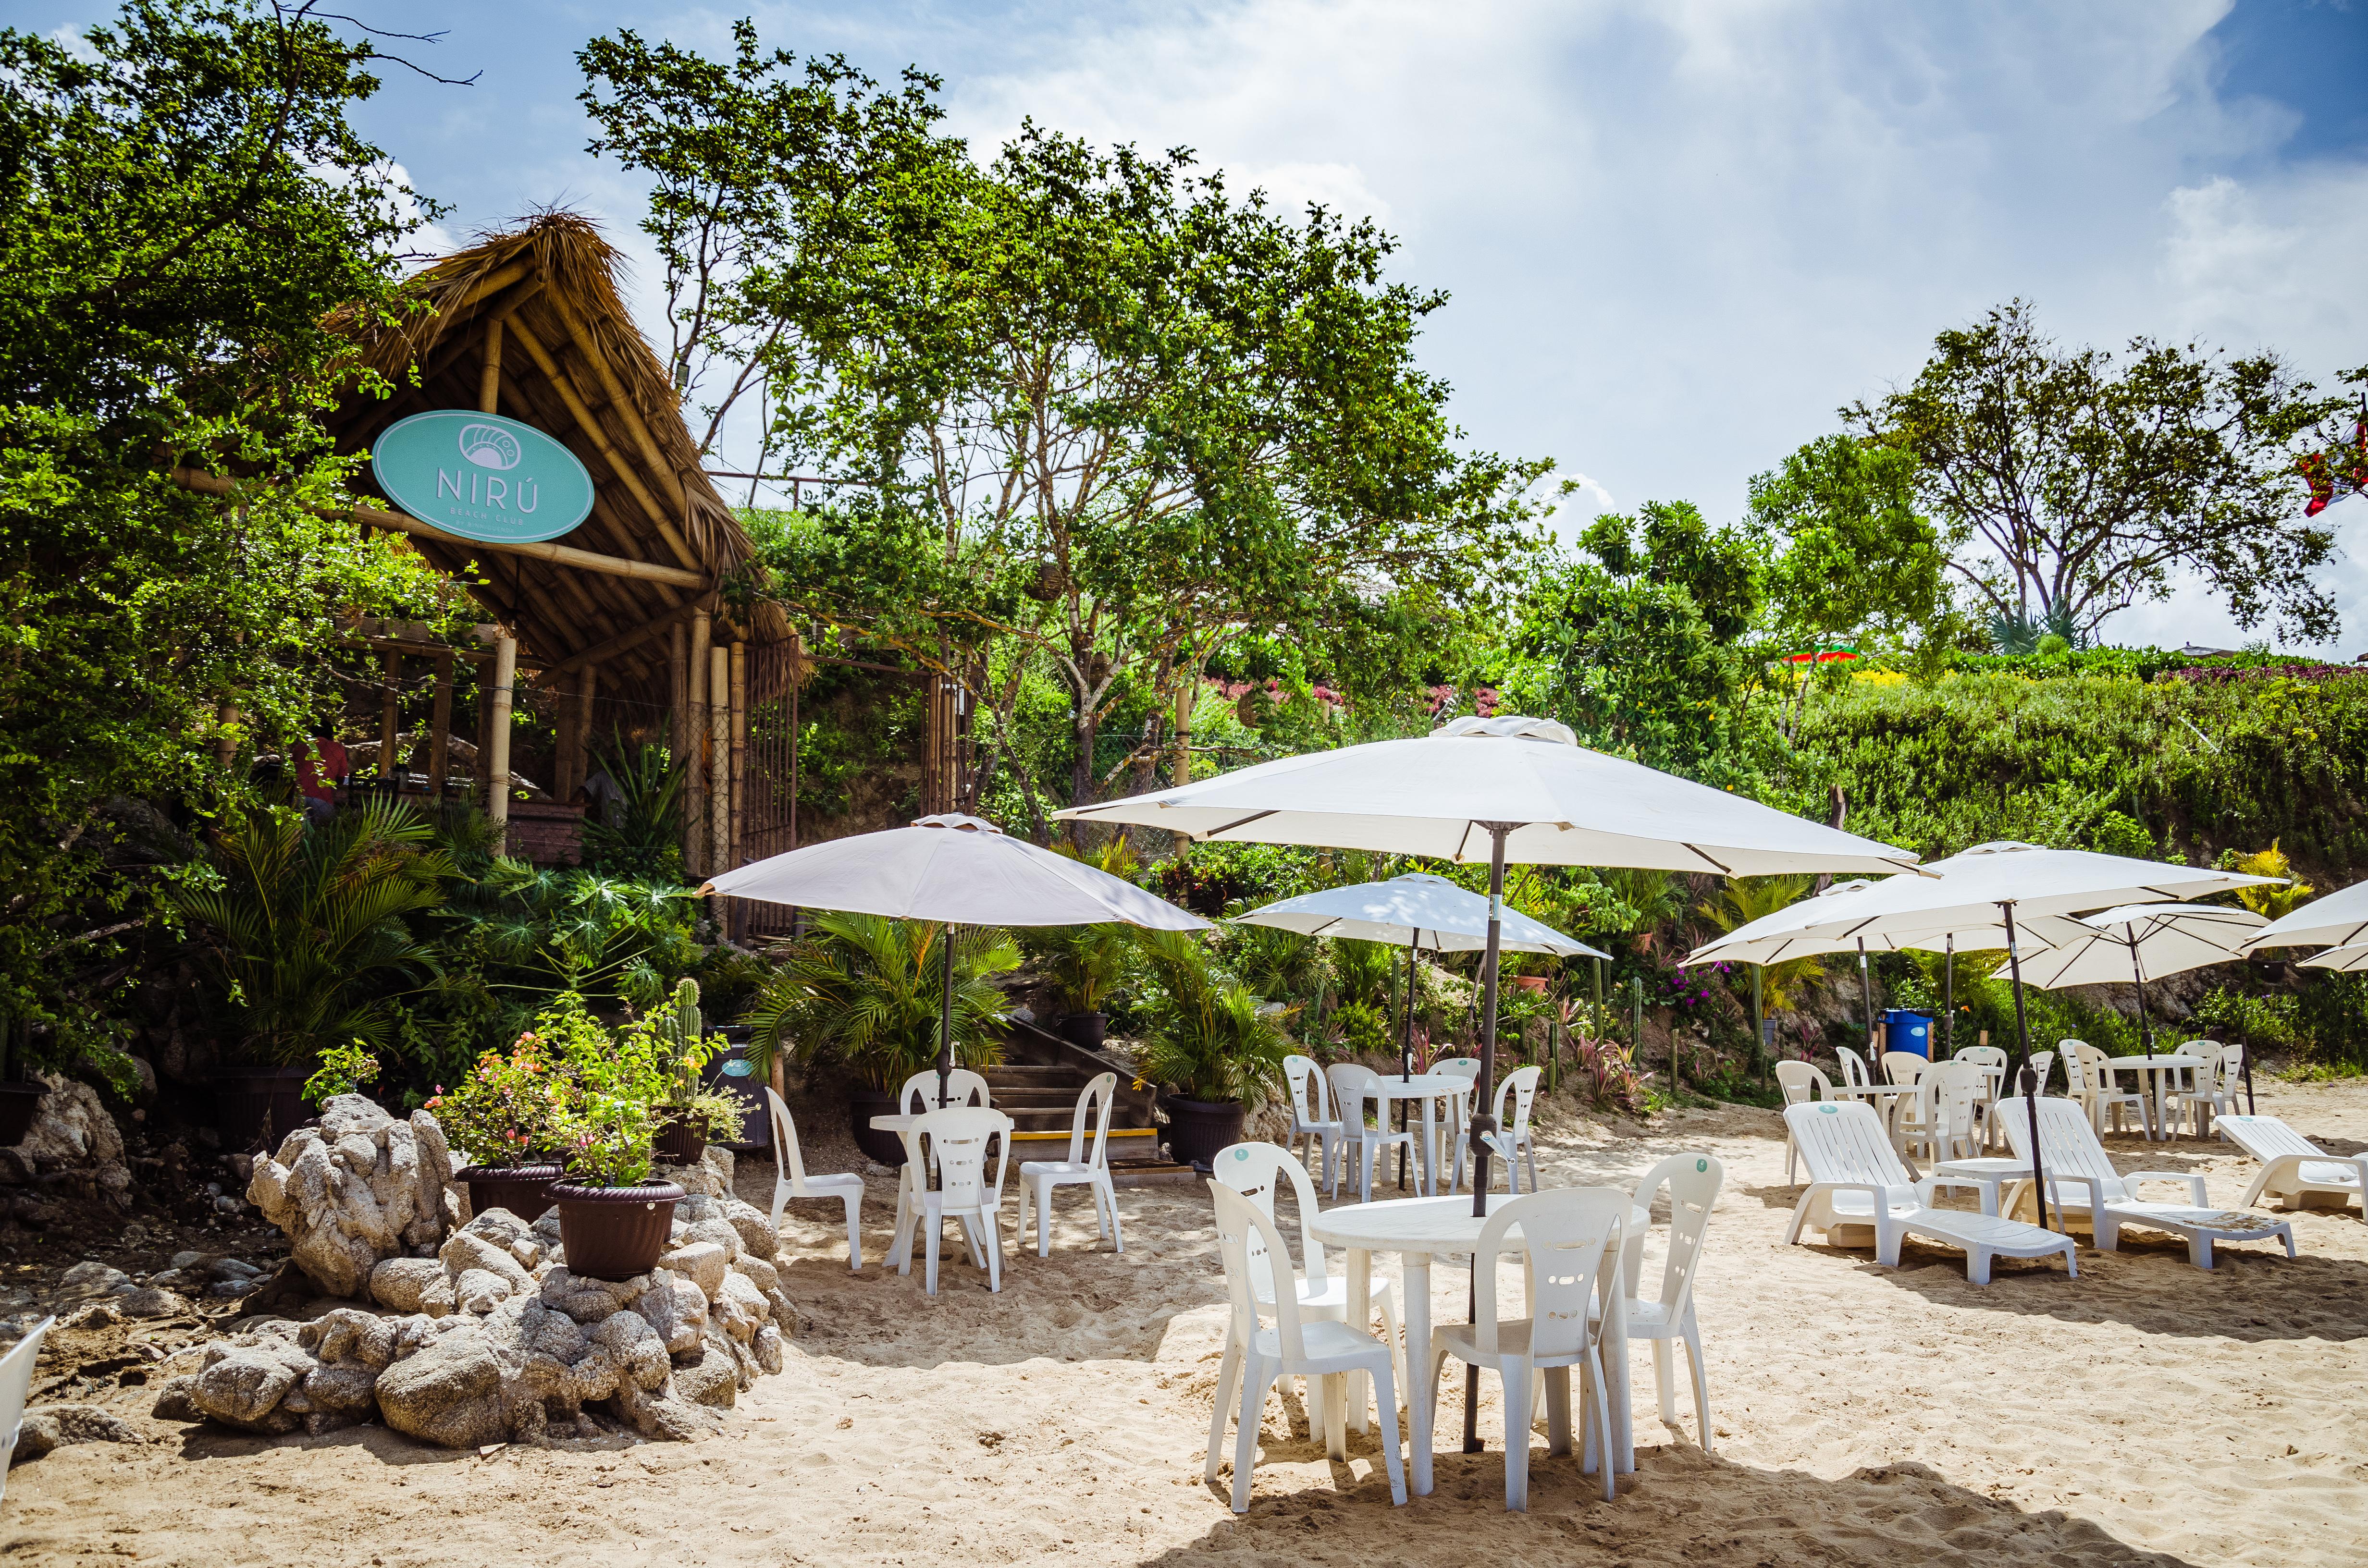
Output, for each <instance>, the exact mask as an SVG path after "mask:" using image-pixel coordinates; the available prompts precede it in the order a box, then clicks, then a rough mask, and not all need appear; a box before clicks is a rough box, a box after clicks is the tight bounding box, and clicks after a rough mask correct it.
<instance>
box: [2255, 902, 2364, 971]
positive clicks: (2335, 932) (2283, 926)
mask: <svg viewBox="0 0 2368 1568" xmlns="http://www.w3.org/2000/svg"><path fill="white" fill-rule="evenodd" d="M2322 943H2323V944H2325V945H2326V946H2328V947H2330V948H2349V947H2356V946H2359V945H2361V944H2362V943H2368V882H2354V883H2352V884H2351V886H2350V887H2348V888H2340V889H2338V890H2337V891H2335V892H2331V893H2328V895H2327V896H2326V897H2325V898H2315V899H2312V900H2311V901H2310V902H2309V903H2305V904H2304V905H2303V906H2302V907H2301V908H2300V909H2297V910H2294V911H2293V912H2292V913H2291V914H2288V915H2281V916H2280V917H2279V918H2277V919H2275V920H2272V921H2271V922H2270V923H2269V924H2268V925H2267V926H2262V927H2261V928H2260V930H2259V931H2256V932H2254V933H2253V939H2252V941H2251V942H2249V943H2248V944H2247V945H2246V949H2245V950H2246V951H2247V952H2248V953H2258V952H2260V950H2261V949H2264V948H2314V947H2317V946H2319V945H2321V944H2322ZM2319 956H2320V957H2321V958H2324V957H2325V956H2326V955H2325V954H2323V953H2322V954H2321V955H2319ZM2305 961H2306V962H2307V961H2310V960H2305ZM2314 967H2317V968H2320V969H2332V968H2335V967H2336V966H2335V965H2333V964H2316V965H2315V966H2314Z"/></svg>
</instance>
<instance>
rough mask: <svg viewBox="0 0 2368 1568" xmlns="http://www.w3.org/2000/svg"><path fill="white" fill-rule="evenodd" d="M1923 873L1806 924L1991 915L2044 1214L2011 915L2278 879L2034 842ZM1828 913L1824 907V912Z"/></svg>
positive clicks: (1981, 848) (1950, 921)
mask: <svg viewBox="0 0 2368 1568" xmlns="http://www.w3.org/2000/svg"><path fill="white" fill-rule="evenodd" d="M1923 869H1924V870H1925V871H1927V872H1928V873H1930V875H1927V876H1922V877H1894V878H1892V879H1890V880H1889V881H1884V882H1882V883H1879V884H1877V885H1876V886H1873V887H1871V888H1868V889H1866V890H1865V891H1864V892H1861V893H1859V894H1857V895H1856V896H1855V898H1854V899H1853V901H1852V903H1851V904H1850V908H1849V909H1847V910H1844V911H1842V912H1841V913H1840V914H1839V915H1833V917H1832V918H1829V919H1823V920H1819V921H1817V922H1816V924H1814V925H1812V926H1808V927H1807V930H1808V931H1809V932H1811V933H1814V934H1817V935H1823V936H1827V937H1872V936H1874V935H1876V934H1878V933H1881V932H1885V931H1889V932H1903V931H1930V930H1932V929H1934V928H1935V927H1951V928H1953V927H1955V926H1961V925H1971V924H1974V923H1976V922H1987V920H1988V919H1990V918H1991V916H1992V915H1993V913H1995V915H1996V917H1997V919H1998V923H1999V925H2000V926H2001V928H2002V933H2003V935H2004V936H2005V937H2006V961H2007V971H2008V974H2009V978H2010V979H2011V981H2012V983H2013V985H2014V1021H2015V1036H2016V1048H2017V1060H2016V1063H2015V1067H2016V1076H2017V1078H2018V1079H2020V1080H2025V1082H2024V1083H2023V1092H2024V1096H2025V1097H2026V1098H2028V1099H2030V1100H2031V1101H2032V1105H2031V1149H2032V1168H2031V1175H2032V1183H2033V1184H2034V1186H2035V1187H2036V1188H2037V1191H2038V1194H2039V1205H2040V1208H2039V1217H2040V1221H2041V1222H2042V1223H2044V1222H2045V1221H2046V1219H2047V1185H2046V1182H2045V1181H2044V1178H2043V1176H2042V1174H2041V1171H2040V1166H2039V1108H2038V1104H2037V1096H2036V1095H2035V1094H2034V1093H2033V1091H2034V1090H2035V1089H2036V1087H2037V1085H2036V1083H2035V1082H2031V1081H2028V1080H2029V1079H2030V1077H2031V1020H2030V1017H2029V1014H2028V1013H2027V1012H2026V1011H2025V1009H2024V1006H2023V1000H2022V960H2021V951H2020V949H2019V948H2018V946H2017V942H2016V931H2015V925H2016V915H2017V914H2018V912H2020V913H2022V914H2024V915H2078V914H2081V913H2083V912H2085V911H2089V910H2095V909H2101V908H2107V907H2111V906H2115V905H2120V904H2125V903H2173V902H2176V901H2178V900H2181V899H2186V898H2192V897H2196V896H2199V895H2201V894H2204V893H2214V892H2227V891H2228V890H2229V889H2231V888H2240V887H2258V886H2260V885H2262V884H2265V883H2269V882H2275V881H2282V880H2283V879H2281V878H2276V877H2254V876H2248V875H2246V874H2244V873H2243V872H2240V871H2222V870H2215V869H2212V868H2211V867H2208V866H2169V865H2164V864H2162V863H2160V862H2158V861H2154V860H2136V859H2131V858H2127V857H2124V856H2120V855H2099V854H2095V853H2092V852H2091V851H2089V850H2085V849H2043V848H2040V847H2039V846H2036V845H2031V844H2016V843H1999V844H1981V845H1976V846H1974V847H1973V848H1971V849H1968V850H1966V851H1965V852H1964V854H1962V855H1953V856H1951V857H1950V858H1948V859H1946V860H1937V861H1934V862H1933V863H1932V864H1931V865H1930V866H1927V867H1925V868H1923ZM1828 913H1829V914H1830V913H1831V912H1828Z"/></svg>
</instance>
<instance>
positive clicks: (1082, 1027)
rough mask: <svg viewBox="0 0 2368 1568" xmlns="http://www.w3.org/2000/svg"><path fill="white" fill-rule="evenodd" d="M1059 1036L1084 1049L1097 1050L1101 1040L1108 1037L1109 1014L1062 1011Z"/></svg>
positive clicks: (1100, 1045)
mask: <svg viewBox="0 0 2368 1568" xmlns="http://www.w3.org/2000/svg"><path fill="white" fill-rule="evenodd" d="M1061 1038H1062V1039H1063V1040H1067V1041H1068V1042H1069V1043H1070V1044H1071V1045H1074V1046H1078V1047H1080V1048H1082V1049H1084V1050H1087V1051H1099V1050H1100V1049H1101V1048H1102V1041H1103V1040H1107V1039H1109V1038H1110V1016H1109V1015H1108V1014H1106V1013H1064V1014H1063V1015H1062V1016H1061Z"/></svg>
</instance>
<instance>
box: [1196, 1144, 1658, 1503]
mask: <svg viewBox="0 0 2368 1568" xmlns="http://www.w3.org/2000/svg"><path fill="white" fill-rule="evenodd" d="M1235 1147H1239V1145H1238V1144H1237V1145H1235ZM1277 1152H1278V1153H1282V1151H1277ZM1221 1157H1222V1152H1221ZM1292 1163H1293V1164H1294V1165H1295V1164H1297V1163H1298V1162H1296V1161H1293V1162H1292ZM1209 1195H1210V1196H1211V1197H1212V1199H1215V1200H1216V1205H1217V1246H1218V1251H1219V1252H1220V1253H1221V1254H1222V1255H1223V1256H1224V1260H1225V1290H1226V1293H1227V1294H1228V1295H1230V1296H1231V1297H1232V1298H1233V1304H1234V1315H1233V1328H1232V1331H1231V1333H1230V1334H1229V1335H1227V1336H1226V1341H1225V1355H1224V1360H1223V1361H1221V1362H1220V1363H1219V1364H1218V1368H1217V1410H1216V1416H1215V1418H1214V1419H1213V1420H1212V1421H1211V1422H1210V1424H1209V1464H1208V1469H1207V1471H1206V1472H1205V1473H1206V1475H1207V1478H1208V1480H1209V1482H1210V1483H1211V1484H1212V1485H1213V1484H1214V1483H1216V1479H1217V1455H1218V1452H1219V1450H1220V1449H1223V1448H1224V1441H1225V1415H1226V1412H1227V1409H1228V1407H1231V1406H1233V1405H1234V1403H1235V1391H1236V1390H1239V1392H1240V1404H1239V1407H1238V1409H1237V1410H1235V1436H1234V1512H1235V1513H1236V1514H1247V1513H1248V1512H1249V1511H1250V1469H1251V1467H1252V1466H1253V1465H1254V1464H1256V1463H1257V1461H1258V1421H1259V1417H1260V1415H1261V1414H1262V1413H1263V1412H1264V1411H1265V1409H1266V1396H1267V1391H1268V1390H1269V1389H1270V1388H1272V1387H1273V1386H1274V1384H1275V1381H1276V1380H1277V1379H1279V1378H1286V1377H1301V1378H1325V1379H1330V1380H1332V1387H1331V1389H1330V1390H1329V1392H1328V1393H1327V1394H1326V1398H1325V1400H1324V1412H1325V1421H1324V1437H1325V1444H1326V1449H1327V1451H1328V1452H1330V1453H1331V1454H1332V1456H1333V1457H1334V1458H1336V1459H1345V1458H1346V1457H1347V1455H1348V1451H1349V1445H1348V1433H1347V1430H1346V1427H1347V1412H1348V1398H1347V1394H1348V1389H1347V1384H1348V1381H1349V1380H1348V1377H1347V1374H1349V1373H1350V1372H1363V1373H1366V1374H1367V1375H1369V1376H1370V1377H1372V1380H1373V1383H1374V1386H1375V1388H1376V1389H1377V1390H1379V1392H1380V1393H1381V1403H1382V1408H1383V1410H1385V1411H1389V1412H1392V1413H1393V1415H1392V1417H1391V1419H1389V1420H1386V1421H1384V1422H1383V1423H1382V1424H1381V1426H1382V1431H1381V1434H1380V1436H1381V1441H1382V1459H1383V1462H1384V1463H1385V1464H1386V1465H1387V1467H1388V1470H1389V1475H1390V1501H1391V1502H1392V1503H1395V1504H1401V1505H1402V1504H1404V1503H1405V1502H1406V1465H1405V1461H1404V1460H1403V1459H1402V1458H1401V1456H1400V1455H1399V1452H1398V1424H1397V1420H1396V1417H1395V1411H1396V1410H1397V1407H1398V1393H1397V1381H1396V1377H1395V1373H1394V1372H1393V1370H1392V1369H1391V1357H1390V1347H1389V1346H1386V1345H1384V1344H1383V1343H1382V1342H1381V1341H1380V1340H1378V1339H1375V1338H1374V1337H1373V1336H1372V1335H1370V1334H1367V1333H1365V1332H1364V1331H1363V1330H1361V1329H1355V1328H1350V1327H1349V1326H1348V1325H1346V1324H1337V1323H1322V1322H1317V1323H1307V1322H1303V1321H1302V1319H1301V1315H1300V1311H1299V1302H1298V1300H1297V1298H1296V1296H1295V1294H1294V1293H1293V1292H1292V1291H1289V1290H1280V1291H1277V1292H1275V1295H1274V1298H1273V1300H1271V1301H1260V1300H1258V1292H1257V1291H1256V1290H1254V1289H1253V1288H1252V1285H1251V1281H1252V1279H1253V1278H1254V1275H1253V1272H1252V1269H1251V1267H1250V1243H1251V1239H1252V1238H1253V1237H1255V1238H1257V1239H1258V1242H1259V1243H1260V1244H1262V1245H1263V1246H1264V1248H1265V1252H1266V1256H1269V1257H1287V1256H1290V1254H1289V1253H1287V1252H1286V1251H1284V1249H1283V1244H1282V1233H1281V1231H1279V1230H1277V1229H1275V1224H1274V1221H1272V1220H1269V1219H1268V1218H1267V1217H1266V1215H1265V1213H1264V1212H1263V1211H1262V1210H1260V1209H1259V1208H1258V1205H1257V1204H1256V1203H1253V1202H1252V1201H1250V1200H1249V1199H1247V1198H1245V1197H1243V1196H1242V1195H1241V1194H1240V1193H1238V1192H1235V1190H1234V1189H1233V1188H1232V1187H1227V1186H1226V1185H1225V1184H1224V1183H1223V1182H1221V1181H1218V1180H1216V1179H1214V1178H1213V1177H1212V1178H1211V1180H1210V1182H1209ZM1622 1201H1623V1202H1624V1201H1625V1199H1624V1197H1623V1199H1622ZM1269 1316H1271V1317H1272V1318H1273V1319H1274V1326H1273V1327H1272V1328H1267V1327H1265V1326H1263V1323H1264V1320H1265V1319H1266V1318H1267V1317H1269ZM1521 1386H1522V1388H1523V1390H1524V1391H1526V1390H1527V1389H1528V1387H1529V1383H1528V1381H1527V1380H1526V1379H1525V1380H1523V1381H1522V1384H1521Z"/></svg>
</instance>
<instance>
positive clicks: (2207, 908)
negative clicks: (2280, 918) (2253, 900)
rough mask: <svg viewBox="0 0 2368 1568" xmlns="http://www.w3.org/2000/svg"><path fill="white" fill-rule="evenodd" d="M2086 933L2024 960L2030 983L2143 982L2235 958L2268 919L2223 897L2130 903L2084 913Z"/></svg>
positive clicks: (2045, 987)
mask: <svg viewBox="0 0 2368 1568" xmlns="http://www.w3.org/2000/svg"><path fill="white" fill-rule="evenodd" d="M2079 924H2081V925H2082V926H2088V927H2089V928H2090V929H2089V936H2088V937H2086V939H2082V940H2074V941H2069V942H2061V941H2059V942H2057V943H2056V944H2055V945H2054V946H2052V947H2051V948H2049V949H2047V950H2046V951H2045V952H2043V953H2037V954H2034V955H2032V957H2031V958H2028V959H2026V960H2023V965H2022V978H2023V981H2024V983H2027V984H2031V985H2036V986H2038V987H2040V988H2041V989H2042V990H2050V991H2052V990H2055V989H2057V988H2058V987H2061V986H2066V985H2119V984H2121V983H2123V982H2124V981H2128V980H2131V979H2133V978H2135V980H2136V982H2137V983H2139V984H2141V985H2143V984H2144V983H2146V982H2147V981H2149V980H2159V979H2161V978H2162V977H2163V976H2164V975H2166V974H2177V973H2180V971H2184V970H2191V969H2202V968H2203V966H2204V965H2206V964H2215V963H2233V962H2235V961H2236V960H2238V959H2241V958H2242V957H2244V949H2245V947H2246V944H2247V943H2248V942H2249V941H2250V940H2251V939H2252V937H2253V934H2254V933H2255V932H2257V931H2259V930H2260V928H2261V927H2262V926H2266V925H2268V924H2269V921H2268V919H2267V918H2266V917H2264V916H2262V915H2256V914H2254V913H2253V912H2252V911H2251V910H2249V909H2233V908H2230V907H2228V906H2226V905H2225V904H2217V903H2131V904H2124V905H2123V906H2122V907H2121V908H2119V909H2108V910H2104V911H2102V912H2101V913H2099V914H2096V915H2083V916H2082V917H2081V918H2080V921H2079Z"/></svg>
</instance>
